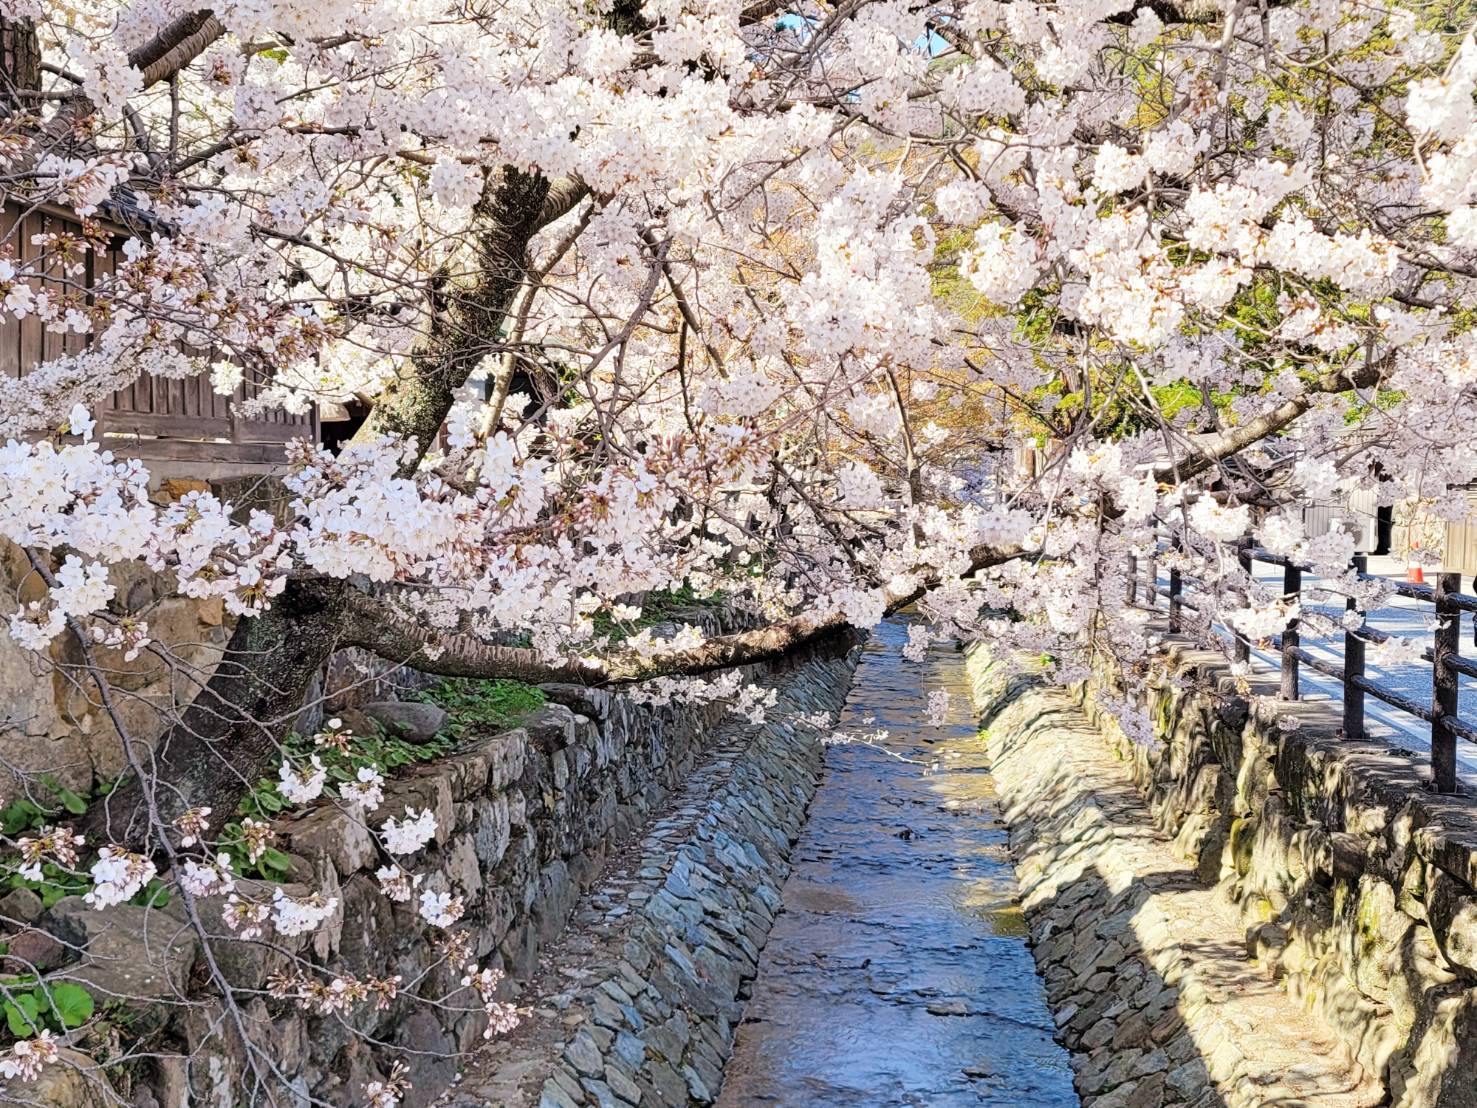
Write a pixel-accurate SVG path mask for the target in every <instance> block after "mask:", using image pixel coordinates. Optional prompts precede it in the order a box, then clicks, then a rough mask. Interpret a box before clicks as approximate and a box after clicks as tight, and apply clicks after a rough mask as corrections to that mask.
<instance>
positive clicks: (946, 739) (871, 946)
mask: <svg viewBox="0 0 1477 1108" xmlns="http://www.w3.org/2000/svg"><path fill="white" fill-rule="evenodd" d="M906 639H907V620H906V619H905V618H896V619H892V620H889V621H888V622H887V623H886V624H884V625H883V626H882V627H881V628H880V629H879V630H878V632H877V633H876V634H875V635H874V636H873V637H872V639H871V640H870V642H869V643H868V645H867V648H866V654H865V657H864V658H863V660H862V663H861V666H860V667H859V668H858V670H857V673H856V682H855V685H854V687H853V689H852V693H851V697H850V699H849V700H848V701H847V705H846V708H845V711H844V712H843V715H842V719H841V723H840V727H841V729H842V730H843V731H845V732H847V733H851V734H868V733H872V732H875V731H876V730H877V729H878V728H882V729H885V730H886V731H887V733H888V734H887V737H886V738H885V739H881V740H878V741H877V742H876V744H875V745H863V744H859V743H852V744H847V745H842V746H834V747H831V748H830V749H829V750H827V752H826V776H825V779H824V780H823V782H822V784H821V787H820V791H819V792H818V793H817V794H816V797H815V801H814V804H813V806H812V808H811V815H810V822H809V823H808V824H807V826H806V829H805V832H804V834H803V835H802V837H801V839H800V842H799V844H798V845H797V848H796V852H795V856H794V859H793V864H794V867H795V868H794V871H793V872H792V874H791V876H790V880H789V882H788V884H787V885H786V886H785V890H784V904H785V907H784V911H783V912H782V913H781V915H780V917H779V919H778V920H777V921H776V924H775V927H774V930H773V931H772V932H771V934H770V937H769V944H768V946H766V947H765V950H764V955H763V959H762V961H761V964H760V969H759V976H758V978H757V979H756V981H755V982H754V996H753V1001H752V1002H751V1004H750V1007H749V1010H748V1013H747V1015H746V1017H745V1020H744V1023H743V1025H742V1026H741V1027H740V1029H739V1034H738V1041H737V1043H736V1044H735V1047H734V1054H733V1059H732V1061H731V1062H730V1064H729V1066H728V1070H727V1076H726V1078H725V1081H724V1086H723V1092H722V1095H721V1096H720V1098H719V1101H718V1103H719V1108H739V1106H741V1105H783V1106H784V1108H833V1106H834V1108H842V1106H845V1108H861V1106H866V1108H890V1106H893V1105H927V1106H929V1108H935V1106H937V1108H952V1106H954V1105H979V1104H986V1105H1001V1106H1007V1105H1008V1106H1010V1108H1024V1106H1043V1108H1046V1106H1056V1105H1075V1104H1077V1097H1076V1095H1075V1094H1074V1093H1073V1091H1072V1074H1071V1070H1070V1069H1069V1068H1068V1065H1067V1056H1066V1053H1065V1052H1064V1051H1063V1050H1062V1048H1061V1047H1060V1046H1058V1045H1057V1043H1056V1042H1054V1041H1053V1039H1052V1022H1051V1018H1050V1016H1049V1015H1048V1013H1047V1009H1046V1000H1045V994H1044V991H1043V989H1042V986H1041V981H1040V979H1039V978H1037V976H1036V971H1035V965H1034V963H1033V962H1032V960H1031V955H1030V952H1029V951H1028V950H1027V949H1026V945H1025V938H1024V926H1023V924H1022V921H1021V917H1020V912H1019V910H1018V908H1017V906H1016V901H1015V895H1014V893H1015V886H1014V881H1013V878H1012V874H1011V870H1010V863H1009V858H1008V855H1007V852H1006V839H1005V831H1004V828H1003V827H1002V825H1001V823H1000V820H999V815H998V812H997V810H996V808H995V805H994V794H993V790H992V788H991V782H990V777H989V773H988V767H987V761H986V757H985V751H984V744H983V743H982V742H981V741H979V739H978V737H977V734H976V726H975V724H974V721H973V719H972V714H971V708H970V704H969V690H968V687H967V684H966V680H965V675H964V657H963V655H962V654H959V653H957V652H955V651H954V650H953V649H952V648H951V647H948V646H941V647H936V648H935V649H934V650H933V651H931V652H930V654H929V656H928V657H927V659H926V660H924V661H923V662H921V663H912V662H907V661H905V660H904V659H903V658H902V657H901V655H900V654H899V648H900V646H901V644H902V643H903V642H905V641H906ZM939 689H942V690H945V691H947V692H948V693H949V694H950V707H949V714H948V719H947V722H946V723H945V724H944V726H941V727H940V726H933V725H931V724H929V722H928V720H927V718H926V717H927V712H926V709H925V704H926V702H927V698H928V694H929V693H930V692H932V691H934V690H939ZM873 717H875V720H873Z"/></svg>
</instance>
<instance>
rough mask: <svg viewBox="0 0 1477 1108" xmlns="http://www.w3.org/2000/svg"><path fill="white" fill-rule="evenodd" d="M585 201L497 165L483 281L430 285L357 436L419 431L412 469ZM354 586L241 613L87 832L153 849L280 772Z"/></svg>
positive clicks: (229, 812)
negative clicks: (535, 268) (200, 684)
mask: <svg viewBox="0 0 1477 1108" xmlns="http://www.w3.org/2000/svg"><path fill="white" fill-rule="evenodd" d="M574 192H575V193H578V192H579V190H578V189H576V190H574ZM577 202H578V196H577V195H573V198H571V195H566V193H565V192H564V191H560V190H556V192H555V195H554V196H553V197H552V198H551V190H550V185H549V182H548V181H547V180H546V179H545V178H543V177H539V176H530V175H528V174H525V173H521V172H519V171H517V170H514V169H512V168H504V169H501V170H498V171H496V172H495V173H494V174H493V176H492V178H491V179H490V180H489V181H488V183H487V187H486V188H485V189H484V191H483V197H482V200H481V201H479V203H478V206H477V209H476V211H475V214H474V226H473V233H474V234H475V238H474V240H473V242H474V245H473V250H474V252H475V259H476V263H477V266H476V269H475V270H474V272H475V273H476V278H475V280H473V281H472V282H471V283H470V284H468V285H465V286H458V285H455V284H448V285H447V286H445V287H441V288H438V289H436V290H434V291H433V292H432V294H431V296H432V298H433V299H432V303H431V304H430V312H431V317H432V324H431V327H430V329H429V330H430V337H429V339H428V340H427V341H426V343H425V346H424V347H423V348H422V349H421V350H419V351H417V352H416V353H415V354H414V355H413V356H412V357H411V358H409V359H407V363H406V367H405V368H404V369H403V370H402V372H401V375H400V377H399V378H398V379H397V380H395V381H393V382H391V383H390V385H389V386H388V388H387V389H386V390H385V391H384V392H383V393H382V394H381V395H380V397H379V398H378V400H377V401H376V403H375V406H374V408H373V410H372V411H371V412H370V415H369V418H368V419H367V420H366V421H365V423H364V425H363V427H361V428H360V430H359V433H358V434H357V435H356V436H355V438H356V439H358V440H361V441H362V440H373V439H375V438H378V437H379V436H381V435H386V434H391V435H400V436H404V437H406V438H410V437H414V438H415V440H416V442H417V444H418V446H419V449H418V451H416V452H415V454H414V456H413V458H412V459H411V460H410V461H408V462H406V464H405V465H404V466H403V467H402V470H401V472H402V473H403V474H407V475H408V474H410V473H413V472H414V471H415V468H416V466H417V465H418V464H419V459H420V458H421V457H422V456H423V455H424V454H425V452H426V451H427V449H429V448H430V446H431V444H432V443H433V441H434V439H435V437H436V432H437V431H438V429H439V428H440V426H441V424H442V423H443V422H444V421H445V419H446V416H447V413H448V412H449V411H450V410H451V405H452V401H453V398H454V395H455V392H456V390H457V389H458V388H460V387H461V386H462V385H463V384H464V383H465V382H466V379H467V376H468V374H469V373H470V372H471V371H472V369H473V368H474V367H476V365H477V364H478V362H480V361H481V360H482V358H483V357H484V356H485V354H486V353H487V351H488V350H489V349H490V348H492V347H494V346H495V345H496V344H497V342H498V332H499V329H500V327H501V325H502V322H503V319H504V317H505V315H506V313H507V310H508V308H509V306H510V304H511V302H512V298H513V296H514V294H515V292H516V291H517V289H518V286H519V284H520V283H521V282H522V280H523V272H524V264H525V259H526V258H527V254H528V243H529V240H530V239H531V238H532V237H533V235H534V234H535V233H536V232H537V231H538V230H539V228H540V227H542V226H543V225H544V224H545V223H547V222H549V221H551V220H553V219H557V218H558V217H559V216H560V215H562V214H564V212H566V211H568V210H569V208H570V207H572V206H573V204H574V203H577ZM351 588H352V586H350V585H348V584H347V583H336V582H321V581H319V582H312V583H301V582H294V583H291V584H289V585H288V588H287V590H286V591H285V592H284V593H283V594H282V595H281V596H280V597H278V598H277V600H276V601H275V602H274V604H273V606H272V607H271V609H269V610H268V611H267V612H266V613H264V614H263V615H260V616H257V617H254V618H250V619H243V620H241V622H240V623H239V624H237V626H236V630H235V633H234V634H233V635H232V636H231V641H230V643H229V644H228V645H227V648H226V652H225V655H224V657H223V658H222V660H221V663H220V665H219V666H218V667H217V669H216V671H215V673H214V674H213V675H212V677H211V679H210V681H209V682H208V683H207V684H206V686H205V687H204V688H203V689H202V690H201V691H200V693H199V694H198V695H197V696H196V697H195V700H194V701H193V702H192V703H191V704H190V706H189V707H188V708H187V709H186V710H185V712H184V714H183V716H182V717H181V718H180V719H179V721H178V722H177V723H175V724H174V725H173V726H172V727H170V729H169V731H168V732H167V733H166V734H165V736H164V738H163V739H162V740H161V741H160V743H159V744H158V746H157V748H156V749H155V750H154V751H153V752H152V753H151V751H150V750H149V748H148V746H147V744H144V743H139V742H133V749H134V751H135V753H136V755H137V757H138V759H139V761H140V763H141V764H142V766H143V768H144V770H145V774H144V777H143V779H139V778H138V777H137V776H136V775H132V774H131V775H130V776H129V777H128V778H127V779H126V780H125V781H124V782H123V783H122V784H121V785H120V786H119V787H118V788H117V789H115V790H114V791H113V792H112V794H110V795H109V796H108V798H107V799H106V801H105V802H104V803H102V804H99V805H96V806H95V807H94V810H93V811H92V812H90V813H89V814H88V815H87V816H86V817H85V820H84V824H85V828H84V829H85V831H86V832H87V833H88V835H89V838H91V839H93V840H95V841H96V840H106V841H111V842H118V843H125V844H129V845H133V846H138V847H144V848H147V847H149V846H150V845H151V844H150V838H151V834H152V830H151V819H150V816H151V812H152V813H153V814H157V816H159V817H160V818H162V819H163V820H164V821H166V822H168V821H171V820H172V819H173V818H174V817H175V816H177V815H178V814H179V813H180V812H182V811H184V810H185V809H187V808H192V807H201V806H204V807H208V808H210V809H211V816H210V821H211V825H212V826H214V827H219V826H221V825H222V824H223V823H225V822H227V821H228V820H230V819H231V818H232V816H233V815H234V813H235V811H236V808H237V805H239V804H240V802H241V798H242V797H243V796H244V795H245V794H246V793H247V791H248V790H249V789H250V788H251V787H252V786H253V785H254V784H255V783H256V782H257V781H258V780H260V779H261V778H262V777H264V776H265V777H270V776H275V774H276V767H277V764H278V759H279V757H280V755H279V748H280V743H281V740H282V736H283V735H284V734H285V733H286V731H287V729H288V727H289V726H290V725H291V722H292V720H293V719H294V718H295V717H296V715H297V712H298V710H299V709H300V708H301V706H302V701H303V696H304V693H305V691H306V690H307V688H308V686H309V684H310V682H311V681H312V679H313V677H314V675H315V674H317V673H318V672H319V671H320V670H321V669H322V668H323V666H324V665H325V663H326V662H327V661H328V658H329V655H331V654H332V653H333V651H334V650H335V649H336V648H337V646H338V642H339V631H340V628H341V627H342V625H343V616H344V611H345V604H346V601H347V599H348V596H349V590H350V589H351ZM121 738H122V740H123V741H124V742H130V741H132V740H133V737H132V736H127V735H125V736H121Z"/></svg>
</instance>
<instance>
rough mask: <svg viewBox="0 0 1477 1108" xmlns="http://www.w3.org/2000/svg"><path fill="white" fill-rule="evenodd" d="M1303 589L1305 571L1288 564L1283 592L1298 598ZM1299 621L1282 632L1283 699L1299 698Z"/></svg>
mask: <svg viewBox="0 0 1477 1108" xmlns="http://www.w3.org/2000/svg"><path fill="white" fill-rule="evenodd" d="M1302 591H1303V571H1302V570H1300V569H1299V568H1298V567H1297V566H1288V567H1287V568H1286V569H1284V570H1283V571H1282V593H1283V595H1284V596H1291V597H1292V598H1293V599H1297V597H1298V595H1299V594H1300V593H1301V592H1302ZM1298 623H1299V621H1298V620H1296V619H1294V620H1293V621H1292V622H1291V623H1289V624H1288V625H1287V630H1285V631H1283V632H1282V687H1281V689H1280V690H1279V691H1278V694H1277V695H1278V696H1279V697H1281V698H1282V699H1283V700H1296V699H1297V698H1298V659H1297V653H1296V651H1297V647H1298Z"/></svg>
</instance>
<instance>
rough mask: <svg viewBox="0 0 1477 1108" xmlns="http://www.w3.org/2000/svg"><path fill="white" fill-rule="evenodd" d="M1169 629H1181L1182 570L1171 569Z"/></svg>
mask: <svg viewBox="0 0 1477 1108" xmlns="http://www.w3.org/2000/svg"><path fill="white" fill-rule="evenodd" d="M1169 629H1170V630H1171V631H1178V630H1179V629H1180V571H1179V570H1178V569H1171V570H1170V571H1169Z"/></svg>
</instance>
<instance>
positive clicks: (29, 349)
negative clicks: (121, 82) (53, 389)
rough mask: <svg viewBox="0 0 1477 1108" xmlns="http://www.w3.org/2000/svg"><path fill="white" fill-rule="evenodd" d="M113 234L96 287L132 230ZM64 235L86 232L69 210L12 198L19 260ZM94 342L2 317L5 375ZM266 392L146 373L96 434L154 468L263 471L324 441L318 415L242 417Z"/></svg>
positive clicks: (10, 227)
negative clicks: (40, 238)
mask: <svg viewBox="0 0 1477 1108" xmlns="http://www.w3.org/2000/svg"><path fill="white" fill-rule="evenodd" d="M112 229H113V230H114V231H115V232H116V233H115V234H114V236H113V240H112V243H111V245H110V247H109V249H108V251H107V252H106V253H105V254H103V253H100V252H95V251H88V253H87V261H86V270H85V272H84V274H83V279H84V280H85V281H86V282H87V283H88V284H89V285H90V284H91V283H92V282H94V281H96V280H97V279H98V278H99V277H101V276H103V275H104V274H106V273H108V272H111V271H112V269H113V267H115V266H116V265H117V264H118V262H119V259H120V257H121V256H122V250H123V244H124V243H125V242H126V241H127V239H128V237H129V234H130V232H128V231H127V230H125V229H124V228H123V227H122V226H119V225H112ZM58 230H76V231H79V232H80V230H81V225H80V223H79V222H78V221H77V220H76V218H75V217H74V216H71V215H69V214H68V213H67V212H65V211H64V210H60V209H56V208H52V207H47V206H40V207H37V206H22V205H20V204H17V203H16V202H15V201H13V200H11V199H9V198H7V199H6V201H5V204H4V207H3V210H0V246H8V247H9V248H10V249H11V250H13V251H14V257H15V258H16V260H17V262H20V263H24V262H25V261H26V260H27V259H32V260H34V259H35V258H36V257H37V256H38V254H39V252H40V251H39V247H37V246H36V245H34V244H33V242H32V239H33V238H34V237H35V236H36V235H38V234H43V233H46V232H48V231H58ZM43 284H45V282H43ZM87 341H88V340H87V337H86V336H83V335H78V334H75V333H68V334H59V333H56V332H53V331H47V330H46V329H45V327H44V326H43V325H42V322H41V321H40V320H39V319H36V318H34V317H28V318H26V319H23V320H20V321H17V320H16V319H15V318H14V316H12V315H10V314H9V313H0V374H5V375H8V376H10V377H24V376H25V375H26V374H27V373H29V372H30V371H31V370H33V369H34V368H35V367H36V366H38V365H41V364H42V363H44V362H47V361H50V360H51V359H53V358H56V357H59V356H61V355H63V354H66V353H68V352H72V351H77V350H80V349H82V348H83V347H84V346H85V344H86V342H87ZM261 389H262V384H261V383H260V382H253V381H251V380H247V381H245V382H243V383H242V384H241V385H239V386H237V388H236V391H235V393H234V394H233V395H231V396H222V395H220V394H218V393H216V392H215V391H214V389H213V388H212V387H211V383H210V380H209V378H208V376H206V375H201V376H198V377H192V378H189V379H188V380H170V379H164V378H157V377H153V376H143V377H140V378H139V379H138V380H137V381H135V382H134V383H133V384H132V385H130V386H129V387H127V388H125V389H120V390H119V391H117V392H115V393H114V394H113V395H112V396H111V397H109V398H108V400H107V401H106V402H105V403H103V404H101V405H98V406H97V407H96V409H95V410H94V411H93V412H92V416H93V418H94V419H96V420H97V430H96V432H95V434H96V435H97V436H98V437H99V440H100V441H102V442H103V443H104V444H105V445H107V446H108V448H109V449H112V450H115V451H117V452H118V453H120V454H122V453H126V454H127V455H128V456H130V457H137V458H142V459H145V460H146V461H149V462H151V463H159V462H163V463H175V462H179V463H188V465H187V466H185V467H182V468H185V469H188V471H189V472H190V474H191V475H192V476H196V477H200V478H211V477H218V476H227V475H231V474H234V473H245V472H252V471H261V470H263V469H265V468H266V467H268V466H270V465H272V464H274V463H278V462H280V461H281V460H282V447H283V444H284V443H286V442H288V441H289V440H291V439H295V438H308V439H311V440H313V441H315V442H316V441H318V439H319V426H318V416H317V413H316V412H308V413H305V414H303V415H293V414H291V413H288V412H285V411H282V410H280V409H277V410H273V411H271V412H268V413H266V414H264V415H263V416H261V417H257V418H245V417H243V416H241V415H239V414H238V413H237V411H236V410H235V406H236V405H237V404H238V403H239V402H241V401H244V400H249V399H252V398H253V397H255V396H256V395H258V394H259V393H260V392H261ZM156 468H163V469H176V468H180V467H174V466H170V465H166V466H164V467H156Z"/></svg>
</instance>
